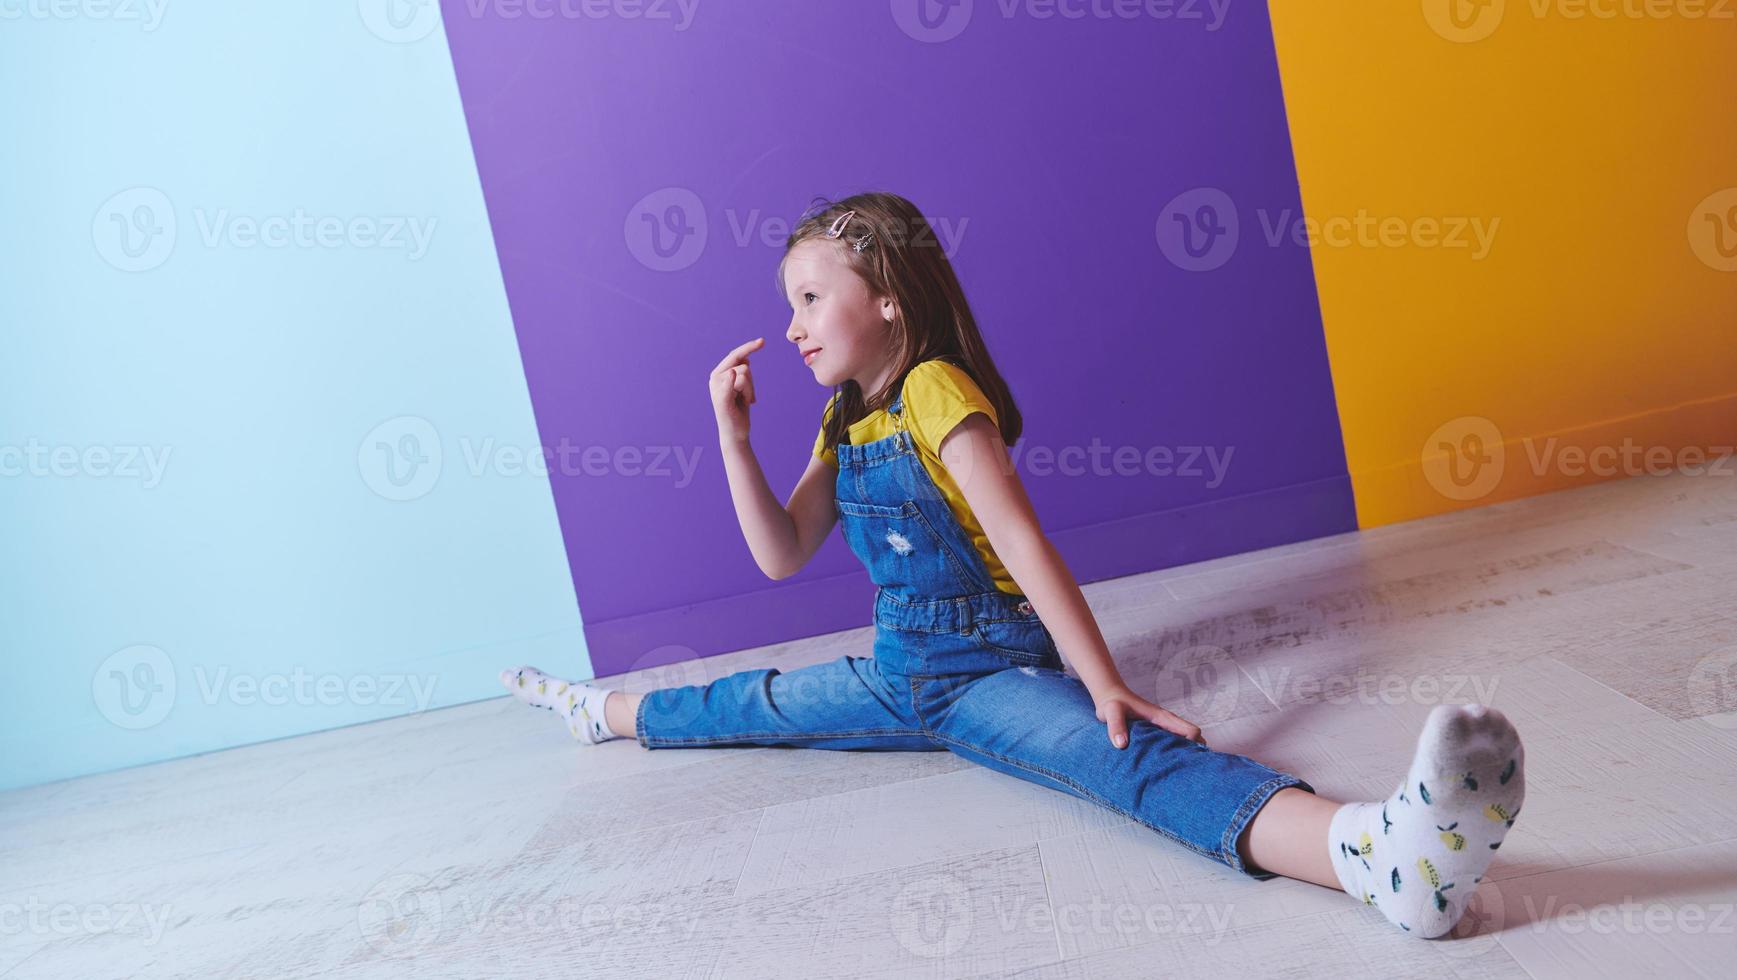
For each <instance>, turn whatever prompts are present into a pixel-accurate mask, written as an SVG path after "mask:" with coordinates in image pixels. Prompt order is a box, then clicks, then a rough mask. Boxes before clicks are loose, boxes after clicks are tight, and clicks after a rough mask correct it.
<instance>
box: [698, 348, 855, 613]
mask: <svg viewBox="0 0 1737 980" xmlns="http://www.w3.org/2000/svg"><path fill="white" fill-rule="evenodd" d="M765 343H766V338H765V337H756V338H754V339H753V340H750V341H748V342H747V343H745V344H742V345H740V346H738V347H737V348H736V349H735V350H732V351H730V352H729V353H728V354H725V355H724V359H723V360H721V361H719V362H718V366H717V367H715V368H713V369H712V373H711V375H710V376H709V378H708V381H707V383H708V384H709V385H710V388H711V397H712V411H713V414H714V415H716V416H717V420H718V450H719V453H720V454H721V455H722V456H723V457H724V473H725V475H727V476H728V477H729V480H730V499H731V500H732V501H734V502H735V504H736V521H737V523H739V524H741V525H742V537H744V538H746V539H747V541H748V551H749V552H750V553H752V554H753V556H754V563H755V564H756V565H759V566H760V571H762V572H765V573H766V575H767V576H768V577H770V578H775V579H777V578H785V577H786V576H790V575H795V574H796V573H797V572H798V571H799V570H801V568H802V566H804V565H806V564H808V559H810V558H812V557H814V553H815V551H817V550H819V548H820V543H821V542H822V541H825V540H826V535H827V533H828V532H830V531H831V530H832V525H833V524H834V523H835V522H836V521H837V520H838V515H837V513H836V512H835V511H834V510H833V507H832V496H833V483H834V481H836V480H837V479H838V469H837V468H836V467H834V466H833V465H832V464H830V463H827V462H825V461H824V460H821V459H819V458H818V457H815V456H812V455H811V456H809V458H808V469H807V470H805V471H804V472H803V474H802V479H800V480H798V481H797V483H796V489H795V490H794V491H792V492H791V494H790V503H789V506H788V507H786V506H784V505H781V504H779V503H778V498H777V497H774V496H772V488H771V487H769V486H767V485H766V474H765V472H764V471H762V470H761V469H760V460H759V459H758V458H756V457H755V456H754V447H753V446H751V445H749V444H748V427H749V425H748V407H749V406H750V405H753V404H754V402H755V401H756V398H755V396H754V372H753V369H752V368H750V367H749V365H748V358H749V357H750V356H752V355H753V354H754V353H755V352H756V351H758V350H760V348H761V347H762V346H764V345H765Z"/></svg>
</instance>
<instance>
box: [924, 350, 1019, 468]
mask: <svg viewBox="0 0 1737 980" xmlns="http://www.w3.org/2000/svg"><path fill="white" fill-rule="evenodd" d="M905 404H906V407H907V409H908V411H909V413H910V418H911V428H912V430H913V435H914V436H915V438H916V440H917V442H918V443H919V444H921V445H922V446H924V447H925V448H926V449H927V450H928V451H929V453H930V454H931V455H933V456H936V457H939V456H940V454H941V441H942V440H944V439H946V438H947V433H949V432H952V431H953V427H954V426H956V425H958V424H959V423H960V422H963V421H965V419H966V417H967V416H969V415H971V414H973V413H975V412H982V413H983V414H985V415H987V416H989V420H990V421H991V422H994V423H995V424H996V425H997V426H999V425H1000V424H1001V419H1000V418H999V417H998V416H997V415H996V414H995V405H994V404H993V403H992V402H990V400H989V396H988V395H985V394H984V393H983V389H981V388H979V387H977V382H976V381H973V380H972V379H971V375H969V374H967V373H965V369H964V368H961V367H958V366H956V365H954V364H951V363H949V362H947V361H942V360H933V361H924V362H923V363H922V364H919V365H917V366H916V367H914V368H912V369H911V373H910V374H908V375H906V376H905Z"/></svg>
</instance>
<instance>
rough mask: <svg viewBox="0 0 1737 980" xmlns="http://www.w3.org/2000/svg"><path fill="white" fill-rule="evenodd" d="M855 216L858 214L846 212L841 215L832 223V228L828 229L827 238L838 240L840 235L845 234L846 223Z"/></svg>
mask: <svg viewBox="0 0 1737 980" xmlns="http://www.w3.org/2000/svg"><path fill="white" fill-rule="evenodd" d="M854 214H856V212H855V211H846V212H845V213H843V214H841V215H839V216H838V219H837V220H836V221H834V222H833V223H832V227H831V228H828V229H827V230H826V237H828V238H837V237H838V236H839V235H840V234H842V233H843V232H844V226H845V223H846V222H848V221H849V220H850V218H851V215H854Z"/></svg>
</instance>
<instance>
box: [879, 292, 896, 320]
mask: <svg viewBox="0 0 1737 980" xmlns="http://www.w3.org/2000/svg"><path fill="white" fill-rule="evenodd" d="M898 312H899V307H898V304H897V303H894V302H893V298H892V297H891V296H887V297H885V298H883V299H882V300H881V319H883V320H885V321H887V322H888V323H891V322H893V317H894V316H896V315H898Z"/></svg>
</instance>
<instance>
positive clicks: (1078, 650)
mask: <svg viewBox="0 0 1737 980" xmlns="http://www.w3.org/2000/svg"><path fill="white" fill-rule="evenodd" d="M940 452H941V461H942V463H943V464H945V465H946V467H947V472H948V473H949V474H950V475H951V476H952V477H953V480H954V482H956V483H958V484H959V490H960V492H961V493H963V494H964V495H965V502H966V503H967V504H969V505H970V506H971V512H972V513H973V514H976V515H977V520H978V521H979V522H980V523H981V524H982V525H983V533H984V534H985V535H987V536H988V538H989V546H990V547H991V548H994V549H995V554H996V556H997V557H999V558H1000V559H1001V563H1002V564H1003V565H1005V566H1007V571H1008V573H1009V574H1011V575H1012V576H1013V579H1014V581H1015V582H1016V583H1018V585H1019V588H1020V591H1021V592H1023V593H1025V597H1026V598H1027V599H1029V600H1030V601H1031V605H1032V608H1033V609H1035V610H1036V611H1037V614H1038V618H1040V619H1042V620H1043V624H1044V626H1046V627H1048V629H1049V631H1050V635H1052V636H1054V637H1055V641H1056V646H1057V647H1058V648H1060V650H1061V652H1062V653H1063V655H1065V656H1066V657H1067V659H1068V662H1069V663H1070V664H1072V665H1073V667H1074V669H1075V670H1076V671H1078V672H1079V675H1080V681H1081V682H1082V683H1084V684H1085V686H1086V690H1088V691H1090V692H1091V695H1092V701H1093V702H1094V703H1095V704H1096V705H1097V709H1098V720H1100V721H1103V722H1104V723H1105V724H1106V725H1107V726H1108V728H1109V736H1110V741H1111V743H1112V744H1114V745H1115V746H1116V747H1117V748H1122V747H1124V746H1126V745H1127V744H1128V720H1129V719H1130V718H1134V719H1143V720H1146V721H1150V722H1152V723H1153V724H1155V725H1157V726H1159V727H1160V728H1164V729H1166V730H1168V731H1171V732H1175V733H1176V734H1178V735H1181V736H1182V737H1184V738H1187V739H1192V740H1200V729H1199V727H1197V726H1195V725H1193V724H1190V723H1189V722H1187V721H1185V720H1183V719H1182V718H1180V717H1178V716H1177V715H1175V714H1174V713H1172V712H1170V711H1166V710H1165V709H1163V708H1161V707H1159V706H1158V705H1155V704H1153V703H1152V702H1150V701H1147V700H1146V699H1144V698H1142V697H1140V696H1139V695H1137V694H1135V693H1134V692H1133V690H1131V689H1130V688H1129V687H1128V685H1127V682H1125V681H1124V680H1122V675H1121V673H1119V672H1118V671H1117V670H1116V664H1115V661H1113V660H1111V659H1110V650H1109V647H1108V645H1106V644H1105V642H1104V636H1103V633H1102V632H1100V631H1099V629H1098V623H1097V620H1096V619H1094V618H1093V616H1092V610H1091V607H1090V606H1088V605H1087V604H1086V597H1085V594H1084V593H1082V592H1081V591H1080V586H1079V583H1078V582H1076V581H1075V580H1074V576H1073V573H1072V572H1070V571H1068V567H1067V565H1066V563H1064V562H1063V561H1062V557H1061V554H1060V553H1059V552H1057V551H1056V549H1055V546H1054V545H1052V544H1050V541H1049V538H1048V537H1047V536H1045V535H1044V533H1043V529H1042V528H1041V527H1039V526H1038V522H1037V514H1036V513H1035V512H1034V511H1033V510H1032V506H1031V501H1030V499H1029V498H1027V497H1026V495H1025V487H1024V485H1023V484H1022V483H1021V482H1020V480H1019V474H1018V473H1017V472H1016V471H1015V470H1014V468H1013V464H1012V462H1011V460H1010V459H1009V458H1008V455H1007V444H1006V443H1004V442H1003V441H1002V439H1001V431H1000V430H999V429H997V428H996V426H995V423H994V422H993V421H992V420H991V419H990V418H989V416H988V415H985V414H983V413H982V412H975V413H973V414H971V415H969V416H967V417H966V418H965V419H964V420H963V421H961V422H960V423H959V424H958V425H956V426H954V427H953V430H952V431H951V432H949V433H948V434H947V436H946V437H945V438H944V439H942V440H941V449H940Z"/></svg>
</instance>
